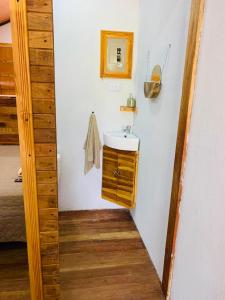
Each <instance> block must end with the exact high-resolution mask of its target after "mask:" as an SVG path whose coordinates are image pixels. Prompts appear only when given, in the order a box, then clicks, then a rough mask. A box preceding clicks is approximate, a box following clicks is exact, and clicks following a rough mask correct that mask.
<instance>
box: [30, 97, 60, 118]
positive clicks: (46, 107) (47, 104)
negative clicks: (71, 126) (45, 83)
mask: <svg viewBox="0 0 225 300" xmlns="http://www.w3.org/2000/svg"><path fill="white" fill-rule="evenodd" d="M33 112H34V113H36V114H54V112H55V102H54V101H52V99H41V100H40V99H33Z"/></svg>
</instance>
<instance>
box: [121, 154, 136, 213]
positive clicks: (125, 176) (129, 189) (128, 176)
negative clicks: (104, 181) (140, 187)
mask: <svg viewBox="0 0 225 300" xmlns="http://www.w3.org/2000/svg"><path fill="white" fill-rule="evenodd" d="M137 156H138V154H137V152H133V151H118V180H117V202H118V204H120V205H122V206H125V207H128V208H132V207H134V206H135V199H136V175H137V174H136V173H137Z"/></svg>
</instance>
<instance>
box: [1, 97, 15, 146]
mask: <svg viewBox="0 0 225 300" xmlns="http://www.w3.org/2000/svg"><path fill="white" fill-rule="evenodd" d="M18 144H19V135H18V122H17V113H16V97H10V96H0V145H18Z"/></svg>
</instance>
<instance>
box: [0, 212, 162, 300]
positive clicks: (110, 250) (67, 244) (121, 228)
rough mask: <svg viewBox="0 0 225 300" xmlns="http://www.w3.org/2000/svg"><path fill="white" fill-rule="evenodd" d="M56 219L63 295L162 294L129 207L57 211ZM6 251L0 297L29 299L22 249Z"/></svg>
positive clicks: (124, 298)
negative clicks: (58, 229)
mask: <svg viewBox="0 0 225 300" xmlns="http://www.w3.org/2000/svg"><path fill="white" fill-rule="evenodd" d="M59 222H60V226H59V227H60V272H61V274H60V282H61V299H62V300H73V299H74V300H144V299H148V300H161V299H164V297H163V296H162V292H161V287H160V283H159V280H158V277H157V275H156V272H155V269H154V267H153V265H152V263H151V261H150V259H149V257H148V254H147V251H146V249H145V247H144V245H143V242H142V240H141V238H140V235H139V233H138V231H137V229H136V227H135V225H134V223H133V220H132V218H131V217H130V215H129V213H128V211H125V210H116V211H115V210H113V211H112V210H106V211H104V210H103V211H83V212H81V211H79V212H72V213H61V214H60V221H59ZM0 251H1V250H0ZM10 251H12V252H11V254H10V255H9V252H8V251H7V253H5V254H4V253H3V252H0V257H1V258H0V299H1V300H3V299H4V300H5V299H13V300H20V299H21V300H22V299H23V300H25V299H30V298H29V290H28V271H27V265H26V249H20V254H19V255H18V249H15V250H13V249H12V250H10ZM2 255H3V256H2ZM9 270H10V272H9ZM9 274H10V275H9Z"/></svg>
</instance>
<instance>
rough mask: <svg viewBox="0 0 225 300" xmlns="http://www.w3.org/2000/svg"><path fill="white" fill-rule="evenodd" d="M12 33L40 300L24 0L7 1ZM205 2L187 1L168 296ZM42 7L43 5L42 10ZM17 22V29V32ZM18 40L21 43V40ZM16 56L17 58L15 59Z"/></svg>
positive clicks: (32, 262)
mask: <svg viewBox="0 0 225 300" xmlns="http://www.w3.org/2000/svg"><path fill="white" fill-rule="evenodd" d="M10 3H11V22H12V29H13V30H12V32H13V53H14V62H15V73H16V86H17V109H18V127H19V136H20V149H21V160H22V168H23V182H24V199H25V218H26V228H27V241H28V259H29V270H30V272H29V273H30V285H31V296H32V299H38V300H42V299H43V280H42V268H41V254H40V253H41V252H40V231H39V217H38V195H37V178H36V166H35V143H34V129H33V115H32V98H31V84H30V70H29V53H28V36H27V11H26V1H25V0H19V1H18V0H17V1H16V0H10ZM204 3H205V0H192V6H191V15H190V21H189V34H188V41H187V49H186V61H185V69H184V78H183V89H182V98H181V107H180V116H179V125H178V133H177V144H176V154H175V162H174V172H173V182H172V191H171V201H170V212H169V221H168V230H167V241H166V249H165V259H164V271H163V280H162V288H163V291H164V294H165V295H166V296H167V298H168V297H169V294H170V285H171V279H172V271H173V263H174V254H175V244H176V236H177V227H178V222H179V208H180V200H181V195H182V178H183V172H184V163H185V159H186V147H187V136H188V132H189V127H190V118H191V108H192V101H193V93H194V85H195V80H196V68H197V60H198V52H199V45H200V33H201V28H202V22H203V15H204ZM44 5H45V3H44V1H43V6H44ZM18 21H19V23H20V26H19V27H18V26H17V25H18ZM21 37H23V38H21ZM18 53H20V55H18Z"/></svg>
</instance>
